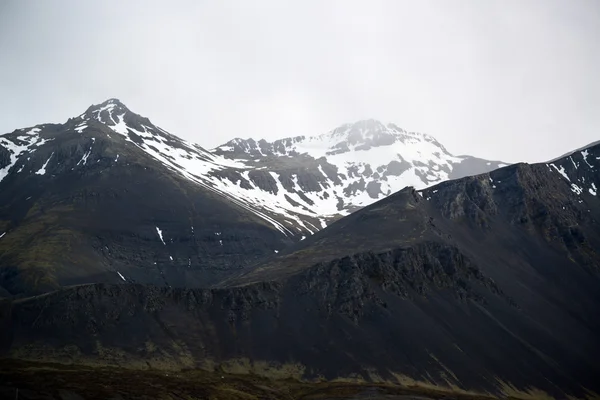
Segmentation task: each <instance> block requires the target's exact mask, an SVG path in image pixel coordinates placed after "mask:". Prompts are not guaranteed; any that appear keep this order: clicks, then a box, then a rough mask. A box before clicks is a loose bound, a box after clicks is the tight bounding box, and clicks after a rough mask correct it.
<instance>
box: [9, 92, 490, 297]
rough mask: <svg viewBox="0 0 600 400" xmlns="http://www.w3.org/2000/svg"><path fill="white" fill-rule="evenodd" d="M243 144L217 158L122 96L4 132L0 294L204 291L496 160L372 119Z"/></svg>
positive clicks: (217, 153) (219, 153)
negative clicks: (418, 185)
mask: <svg viewBox="0 0 600 400" xmlns="http://www.w3.org/2000/svg"><path fill="white" fill-rule="evenodd" d="M290 141H291V142H290ZM233 142H235V143H238V144H237V145H236V146H237V147H236V146H233V147H232V150H231V151H226V150H227V148H226V146H225V147H223V146H222V147H220V148H218V149H216V150H214V151H207V150H205V149H203V148H202V147H200V146H198V145H196V144H192V143H189V142H187V141H185V140H182V139H180V138H178V137H176V136H174V135H172V134H170V133H168V132H166V131H164V130H163V129H161V128H160V127H157V126H156V125H154V124H152V123H151V122H150V120H148V119H147V118H144V117H141V116H139V115H137V114H135V113H133V112H132V111H130V110H129V109H128V108H127V107H125V105H123V104H122V103H121V102H119V101H118V100H116V99H110V100H107V101H106V102H104V103H102V104H99V105H95V106H91V107H90V108H89V109H88V110H87V111H86V112H84V113H83V114H81V115H79V116H78V117H76V118H72V119H70V120H69V121H67V122H66V123H64V124H46V125H39V126H36V127H33V128H27V129H19V130H16V131H14V132H12V133H10V134H6V135H2V136H0V297H2V296H10V295H21V294H34V293H42V292H45V291H48V290H54V289H56V288H58V287H60V286H64V285H70V284H82V283H94V282H108V283H110V282H114V283H116V282H119V281H126V282H138V283H152V284H155V285H167V286H185V287H197V286H207V285H210V284H212V283H215V282H217V281H219V280H221V279H223V278H226V277H228V276H229V275H230V274H232V273H237V272H238V271H241V270H243V269H244V268H245V267H246V266H248V265H252V264H256V263H257V262H259V261H260V260H262V259H263V258H265V257H268V256H270V255H272V254H276V253H277V252H279V251H282V250H283V249H284V248H285V247H286V246H287V245H289V244H292V243H294V242H297V241H300V240H303V239H305V238H306V237H308V236H310V235H311V234H313V233H315V232H317V231H319V230H320V229H323V228H324V227H325V226H327V224H328V223H331V222H332V221H334V220H336V219H338V218H340V217H341V216H342V215H345V214H348V213H349V212H350V211H353V210H355V209H357V208H359V207H361V206H364V205H366V204H369V203H371V202H373V201H375V200H377V199H379V198H382V197H383V196H385V195H387V194H389V193H391V192H392V191H393V190H396V189H399V188H401V187H403V186H404V185H405V184H407V183H411V182H413V180H412V178H410V177H411V176H412V177H420V178H419V179H423V182H422V183H423V185H425V184H430V183H433V182H438V181H440V180H443V179H448V178H452V177H456V176H460V175H461V174H466V173H470V172H480V170H487V169H491V168H494V167H495V166H497V165H498V163H491V162H484V161H483V160H477V159H474V158H470V157H453V156H451V155H449V154H448V152H446V150H445V149H444V148H443V146H441V145H440V144H439V143H437V142H436V141H435V140H434V139H433V138H431V137H429V136H427V135H421V134H413V133H408V132H404V131H402V130H400V129H399V128H395V127H384V126H383V125H381V124H379V123H377V122H375V121H366V122H362V123H358V124H355V125H347V126H345V127H344V128H340V129H337V130H335V131H333V132H331V133H329V134H326V135H322V136H319V137H314V138H296V139H285V140H283V141H279V142H277V143H280V144H278V145H277V146H276V149H275V150H273V149H271V150H268V149H266V148H265V151H266V153H263V154H262V155H260V154H259V153H260V152H259V153H257V152H256V151H254V150H252V151H251V150H248V149H245V148H244V149H245V150H239V149H242V147H243V142H239V141H233ZM233 142H232V143H233ZM288 142H290V143H292V144H293V145H292V146H291V147H285V146H283V145H281V143H288ZM261 143H262V142H261ZM302 146H304V147H302ZM305 148H306V149H308V150H310V151H308V150H307V151H304V150H303V149H305ZM236 149H238V150H239V151H238V150H236ZM315 149H316V150H315ZM315 151H317V153H318V154H317V153H315ZM319 152H320V153H319ZM369 160H370V161H369ZM373 160H376V161H377V162H378V163H379V164H375V163H374V161H373ZM367 161H369V162H367ZM409 178H410V179H409ZM415 179H416V178H415ZM374 188H378V189H377V190H375V189H374Z"/></svg>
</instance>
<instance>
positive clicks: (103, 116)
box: [79, 98, 131, 124]
mask: <svg viewBox="0 0 600 400" xmlns="http://www.w3.org/2000/svg"><path fill="white" fill-rule="evenodd" d="M130 112H131V111H130V110H129V109H128V108H127V106H125V104H123V103H121V101H119V99H116V98H111V99H108V100H106V101H104V102H102V103H100V104H93V105H91V106H90V107H88V109H87V110H86V111H85V113H83V114H82V115H80V116H79V117H80V118H81V119H89V118H93V119H95V120H98V121H100V122H102V123H106V122H113V123H115V124H116V123H117V122H116V121H115V119H114V116H115V115H124V114H127V113H130Z"/></svg>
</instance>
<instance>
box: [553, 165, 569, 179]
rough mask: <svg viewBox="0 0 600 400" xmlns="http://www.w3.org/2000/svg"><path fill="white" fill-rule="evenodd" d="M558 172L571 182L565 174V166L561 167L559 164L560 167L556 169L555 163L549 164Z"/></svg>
mask: <svg viewBox="0 0 600 400" xmlns="http://www.w3.org/2000/svg"><path fill="white" fill-rule="evenodd" d="M550 165H551V166H552V167H553V168H554V169H555V170H556V171H557V172H558V173H559V174H561V175H562V176H563V177H564V178H565V179H566V180H568V181H569V182H571V179H569V177H568V176H567V173H566V172H565V167H563V166H562V165H561V166H560V169H558V168H557V167H556V165H554V164H550Z"/></svg>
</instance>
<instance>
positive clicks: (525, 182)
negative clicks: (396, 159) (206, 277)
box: [0, 146, 600, 398]
mask: <svg viewBox="0 0 600 400" xmlns="http://www.w3.org/2000/svg"><path fill="white" fill-rule="evenodd" d="M598 159H600V146H593V147H591V148H587V149H585V150H583V151H578V152H577V153H574V154H572V155H570V156H567V157H564V158H562V159H559V160H555V161H554V162H553V163H552V164H537V165H527V164H518V165H513V166H509V167H505V168H502V169H499V170H497V171H493V172H491V173H489V174H483V175H479V176H475V177H470V178H463V179H459V180H455V181H449V182H445V183H442V184H439V185H437V186H435V187H432V188H429V189H425V190H423V191H415V190H414V189H412V188H406V189H404V190H402V191H400V192H398V193H396V194H394V195H392V196H390V197H388V198H386V199H384V200H382V201H379V202H377V203H375V204H373V205H371V206H369V207H366V208H364V209H362V210H360V211H358V212H356V213H354V214H352V215H350V216H348V217H345V218H343V219H341V220H339V221H337V222H335V223H333V224H332V225H331V226H329V227H328V228H327V229H324V230H323V231H321V232H319V233H317V234H315V235H314V236H312V237H311V238H309V239H307V240H305V241H304V242H302V243H300V244H298V245H297V246H295V247H292V248H290V250H288V251H286V252H285V253H281V254H279V255H277V256H276V257H273V258H271V259H270V260H268V261H266V262H264V263H261V264H260V265H258V266H256V267H255V268H254V269H252V270H250V271H246V272H244V273H242V274H239V275H238V276H236V277H233V278H229V279H227V280H226V281H224V282H222V283H221V284H219V285H215V287H214V288H211V289H178V288H167V287H155V286H147V285H139V284H121V285H109V284H97V285H86V286H77V287H72V288H64V289H61V290H59V291H56V292H53V293H49V294H45V295H41V296H37V297H31V298H24V299H19V300H13V301H10V300H5V301H4V302H3V303H2V304H1V311H0V327H1V329H0V334H1V335H2V336H1V337H0V344H1V346H2V348H1V349H0V351H1V354H2V355H3V356H4V357H6V358H9V359H22V360H33V361H37V362H61V363H73V364H87V365H92V366H103V365H113V366H122V367H127V368H133V369H147V368H150V369H158V370H178V369H181V368H200V369H205V370H209V371H226V372H229V373H248V372H252V373H255V374H258V375H261V376H268V377H270V378H286V377H291V378H297V379H305V380H322V379H325V380H328V381H332V380H336V379H344V380H348V379H354V380H363V381H371V382H387V383H394V384H406V383H407V382H413V383H414V382H415V381H418V382H420V383H421V384H422V385H430V386H436V387H438V388H441V387H443V388H446V389H448V388H460V389H463V390H472V391H477V392H485V393H492V394H495V395H507V394H511V393H512V394H515V393H517V392H519V393H520V394H521V395H524V393H526V392H527V393H530V394H531V393H537V394H539V393H540V392H539V391H543V392H545V393H548V394H550V395H552V396H555V397H561V398H564V397H566V396H575V397H579V398H584V397H586V396H588V395H594V393H596V395H595V396H598V395H597V393H600V362H599V360H600V319H598V315H599V310H600V274H599V266H600V251H599V250H600V226H599V224H598V221H600V202H599V200H598V198H597V197H596V188H597V187H598V185H600V179H599V178H600V176H599V175H598V172H597V171H598V168H600V162H599V161H598Z"/></svg>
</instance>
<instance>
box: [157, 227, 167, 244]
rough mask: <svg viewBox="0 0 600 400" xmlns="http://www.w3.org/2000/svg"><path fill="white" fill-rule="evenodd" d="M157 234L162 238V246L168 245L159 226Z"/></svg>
mask: <svg viewBox="0 0 600 400" xmlns="http://www.w3.org/2000/svg"><path fill="white" fill-rule="evenodd" d="M156 233H158V237H159V238H160V241H161V242H162V244H164V245H165V246H166V245H167V244H166V243H165V241H164V239H163V234H162V230H160V228H159V227H158V226H157V227H156Z"/></svg>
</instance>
